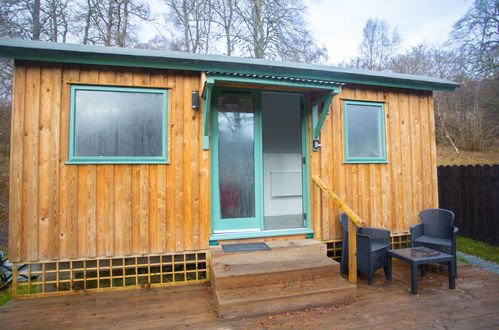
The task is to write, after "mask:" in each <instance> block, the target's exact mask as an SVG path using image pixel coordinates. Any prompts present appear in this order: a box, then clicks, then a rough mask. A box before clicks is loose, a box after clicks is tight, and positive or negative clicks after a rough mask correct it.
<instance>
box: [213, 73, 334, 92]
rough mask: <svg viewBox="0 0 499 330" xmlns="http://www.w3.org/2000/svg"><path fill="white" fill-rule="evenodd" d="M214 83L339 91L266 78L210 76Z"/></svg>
mask: <svg viewBox="0 0 499 330" xmlns="http://www.w3.org/2000/svg"><path fill="white" fill-rule="evenodd" d="M210 78H211V80H212V81H213V82H215V83H217V82H235V83H242V84H255V85H267V86H282V87H293V88H301V89H306V88H312V89H325V90H331V89H334V90H338V91H339V86H331V85H324V84H320V83H313V82H302V81H292V80H275V79H265V78H246V77H228V76H223V75H220V76H219V75H210Z"/></svg>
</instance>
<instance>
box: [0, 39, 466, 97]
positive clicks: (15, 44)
mask: <svg viewBox="0 0 499 330" xmlns="http://www.w3.org/2000/svg"><path fill="white" fill-rule="evenodd" d="M0 57H4V58H13V59H19V60H32V61H47V62H63V63H81V64H100V65H116V66H130V67H147V68H162V69H180V70H194V71H220V72H231V73H239V74H257V75H278V76H283V77H293V78H303V79H314V80H324V81H335V82H342V83H357V84H365V85H377V86H388V87H399V88H411V89H421V90H440V91H452V90H454V89H455V88H457V87H458V86H459V84H458V83H455V82H453V81H450V80H445V79H439V78H432V77H425V76H415V75H407V74H399V73H391V72H377V71H367V70H358V69H345V68H338V67H333V66H324V65H315V64H304V63H291V62H277V61H269V60H263V59H254V58H243V57H231V56H222V55H204V54H190V53H182V52H166V51H159V50H146V49H135V48H118V47H103V46H88V45H77V44H69V43H54V42H46V41H34V40H19V39H1V40H0Z"/></svg>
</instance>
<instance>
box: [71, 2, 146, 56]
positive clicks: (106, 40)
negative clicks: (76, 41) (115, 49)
mask: <svg viewBox="0 0 499 330" xmlns="http://www.w3.org/2000/svg"><path fill="white" fill-rule="evenodd" d="M80 17H81V18H82V20H83V21H84V26H83V27H82V29H81V30H82V31H83V38H82V40H81V41H82V43H83V44H103V45H106V46H119V47H126V46H129V45H131V44H133V43H134V41H135V38H134V34H135V30H136V29H135V28H136V25H135V24H134V21H149V20H150V10H149V6H148V4H147V3H145V2H142V1H138V0H86V2H85V4H84V5H83V8H81V9H80Z"/></svg>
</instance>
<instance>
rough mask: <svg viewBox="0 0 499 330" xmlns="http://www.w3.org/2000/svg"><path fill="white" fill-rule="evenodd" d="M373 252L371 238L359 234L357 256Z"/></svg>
mask: <svg viewBox="0 0 499 330" xmlns="http://www.w3.org/2000/svg"><path fill="white" fill-rule="evenodd" d="M368 251H371V238H370V237H369V236H368V235H363V234H357V256H358V255H359V254H361V253H364V254H365V253H366V252H368Z"/></svg>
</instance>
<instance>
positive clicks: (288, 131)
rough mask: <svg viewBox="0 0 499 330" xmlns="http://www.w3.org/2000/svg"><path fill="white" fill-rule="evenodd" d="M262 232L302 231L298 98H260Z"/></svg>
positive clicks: (277, 96) (274, 95) (269, 94)
mask: <svg viewBox="0 0 499 330" xmlns="http://www.w3.org/2000/svg"><path fill="white" fill-rule="evenodd" d="M262 127H263V177H264V182H263V186H264V229H265V230H277V229H294V228H303V227H304V224H303V189H302V142H301V113H300V96H298V95H292V94H282V93H281V94H280V93H263V94H262Z"/></svg>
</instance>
